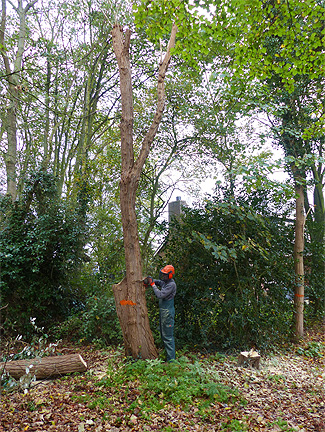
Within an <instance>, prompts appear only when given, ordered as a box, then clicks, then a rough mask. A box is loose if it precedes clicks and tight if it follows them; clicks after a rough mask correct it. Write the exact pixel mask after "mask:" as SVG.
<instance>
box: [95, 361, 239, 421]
mask: <svg viewBox="0 0 325 432" xmlns="http://www.w3.org/2000/svg"><path fill="white" fill-rule="evenodd" d="M131 383H133V385H134V383H136V390H137V398H136V399H135V400H134V401H133V402H132V403H131V404H130V405H129V411H131V412H132V411H134V410H140V412H141V414H142V415H143V416H145V417H146V416H148V415H149V414H150V412H156V411H158V410H159V409H162V408H164V407H165V406H166V405H168V404H173V405H175V406H181V407H182V408H183V409H188V408H189V407H190V406H192V405H196V406H197V407H198V408H199V409H201V410H204V409H205V408H207V407H208V406H209V404H211V403H213V402H215V401H218V402H220V403H227V402H229V401H230V400H233V399H237V398H238V392H237V391H236V390H235V389H231V388H230V387H227V386H224V385H221V384H220V383H218V375H217V370H210V371H209V372H208V368H207V366H206V365H204V364H201V363H199V362H198V361H195V362H194V363H191V362H190V361H189V359H188V358H186V357H185V356H183V357H180V358H179V359H178V360H177V361H175V362H171V363H163V362H162V361H161V360H138V361H136V362H131V363H129V362H126V363H125V364H121V365H119V366H116V365H115V364H114V363H113V362H111V363H110V364H109V370H108V373H107V377H105V378H103V379H102V380H101V381H100V382H99V383H98V386H100V387H102V386H103V387H109V388H115V389H116V391H117V392H118V393H119V394H120V395H121V397H122V395H123V394H124V397H130V396H131V393H132V387H133V385H132V384H131ZM126 386H129V390H130V393H129V394H128V392H126V393H125V389H126Z"/></svg>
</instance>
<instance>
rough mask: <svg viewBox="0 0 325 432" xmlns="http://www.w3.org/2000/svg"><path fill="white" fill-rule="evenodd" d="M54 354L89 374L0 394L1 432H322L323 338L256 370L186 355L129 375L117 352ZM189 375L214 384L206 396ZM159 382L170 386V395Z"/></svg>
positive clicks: (229, 359) (219, 358)
mask: <svg viewBox="0 0 325 432" xmlns="http://www.w3.org/2000/svg"><path fill="white" fill-rule="evenodd" d="M59 353H61V354H71V353H79V354H80V355H81V356H82V357H83V358H84V359H85V360H86V362H87V364H88V370H87V372H86V373H80V374H72V375H71V376H63V377H60V378H57V379H53V380H48V381H39V382H38V381H36V382H33V383H32V386H31V388H29V389H28V391H25V392H24V391H14V392H2V394H1V405H0V431H1V432H23V431H28V432H31V431H38V432H45V431H46V432H50V431H59V432H68V431H74V432H85V431H92V432H109V431H110V432H120V431H129V432H131V431H147V432H150V431H164V432H172V431H184V432H186V431H207V432H213V431H248V432H253V431H270V432H281V431H300V432H324V431H325V398H324V383H325V368H324V366H325V336H324V332H323V331H322V332H320V331H318V332H313V333H312V334H308V335H307V336H306V338H305V340H304V341H303V342H301V343H299V344H295V345H292V346H290V347H286V349H281V350H279V351H278V352H276V353H273V354H271V355H268V356H264V355H263V356H262V357H261V365H260V369H253V368H250V367H239V366H238V365H237V358H238V356H236V355H223V354H214V355H202V354H198V353H186V354H185V355H182V360H180V363H179V364H178V363H177V362H176V364H175V365H174V366H172V367H173V369H171V368H170V365H169V364H164V363H162V362H155V361H154V362H151V363H149V367H147V366H143V364H145V362H142V366H141V364H140V363H139V365H140V366H141V367H140V366H139V365H138V366H132V365H131V366H130V367H129V371H130V370H131V372H130V373H129V375H128V374H126V373H125V370H126V369H125V368H126V365H127V364H128V363H127V361H126V359H125V358H124V357H123V353H122V349H121V348H113V347H110V348H108V349H101V350H97V349H95V348H94V347H89V346H88V347H78V346H71V345H70V346H67V345H66V346H63V345H62V346H59V347H58V348H57V352H56V354H59ZM129 364H130V363H129ZM133 365H134V363H133ZM132 368H133V369H132ZM137 368H138V369H137ZM141 368H142V369H141ZM140 369H141V370H140ZM148 370H150V371H151V373H152V375H150V374H149V375H148ZM141 371H142V372H141ZM186 371H187V372H186ZM188 371H191V374H192V375H186V374H187V373H188ZM193 371H194V372H193ZM169 372H170V374H171V375H169ZM141 374H147V378H146V379H147V380H148V381H147V383H146V385H144V381H143V380H144V378H143V376H142V375H141ZM159 374H160V378H159V379H158V375H159ZM177 374H178V375H177ZM195 374H196V375H195ZM186 376H187V377H188V380H187V381H186V380H185V377H186ZM195 376H196V377H199V380H201V384H202V382H203V383H205V384H203V387H204V386H205V387H208V384H209V382H210V381H211V382H212V381H214V382H215V383H216V386H217V387H215V388H216V390H214V391H212V396H211V392H210V395H209V392H208V391H207V389H206V388H204V390H205V391H206V393H204V391H203V393H202V385H201V393H200V392H198V391H197V392H196V393H195V392H194V391H193V388H194V380H195V379H196V378H195ZM148 377H149V378H148ZM171 377H172V378H171ZM193 377H194V378H193ZM162 379H165V381H166V380H167V381H168V385H169V386H171V385H172V386H173V387H172V388H173V391H172V392H171V393H170V394H169V396H168V394H167V393H168V388H167V387H165V390H164V388H163V387H161V386H163V385H165V384H164V383H163V381H162ZM156 380H157V381H156ZM182 380H183V381H182ZM184 380H185V381H184ZM167 381H166V382H167ZM184 383H185V390H184ZM182 385H183V387H182ZM181 387H182V388H183V390H182V391H183V393H182V391H179V389H181ZM162 388H163V390H161V389H162ZM197 388H198V387H197ZM197 388H196V389H197ZM157 389H160V390H159V391H160V393H159V394H157ZM173 394H174V397H173ZM175 395H177V397H178V400H177V398H176V396H175ZM189 395H191V397H190V396H189ZM175 398H176V399H175ZM157 403H160V405H159V404H158V405H157Z"/></svg>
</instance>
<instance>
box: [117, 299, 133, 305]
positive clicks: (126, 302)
mask: <svg viewBox="0 0 325 432" xmlns="http://www.w3.org/2000/svg"><path fill="white" fill-rule="evenodd" d="M120 304H121V305H122V306H135V305H136V303H134V302H133V301H132V300H121V301H120Z"/></svg>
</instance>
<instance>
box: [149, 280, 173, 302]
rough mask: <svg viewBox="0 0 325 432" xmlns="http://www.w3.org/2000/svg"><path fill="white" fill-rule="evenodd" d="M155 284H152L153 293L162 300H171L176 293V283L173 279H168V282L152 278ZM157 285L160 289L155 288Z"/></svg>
mask: <svg viewBox="0 0 325 432" xmlns="http://www.w3.org/2000/svg"><path fill="white" fill-rule="evenodd" d="M154 283H155V285H153V287H152V288H153V290H154V293H155V294H156V297H157V298H159V299H164V300H171V299H173V298H174V297H175V295H176V283H175V281H174V279H170V280H169V281H168V282H164V281H161V280H156V279H154ZM156 285H157V286H159V288H160V289H158V288H157V286H156Z"/></svg>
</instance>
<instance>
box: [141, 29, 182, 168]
mask: <svg viewBox="0 0 325 432" xmlns="http://www.w3.org/2000/svg"><path fill="white" fill-rule="evenodd" d="M176 33H177V26H176V24H173V27H172V31H171V34H170V38H169V42H168V46H167V52H166V54H165V57H164V59H163V61H162V62H161V63H160V65H159V72H158V85H157V95H158V102H157V109H156V113H155V115H154V118H153V121H152V123H151V126H150V128H149V130H148V132H147V134H146V136H145V137H144V139H143V141H142V147H141V151H140V154H139V157H138V159H137V160H136V162H135V164H134V168H133V170H134V173H135V176H140V173H141V171H142V168H143V165H144V163H145V161H146V159H147V157H148V154H149V152H150V148H151V145H152V142H153V140H154V138H155V136H156V133H157V131H158V127H159V124H160V122H161V118H162V115H163V112H164V108H165V99H166V96H165V77H166V72H167V69H168V65H169V62H170V59H171V50H172V49H173V48H174V47H175V42H176Z"/></svg>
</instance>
